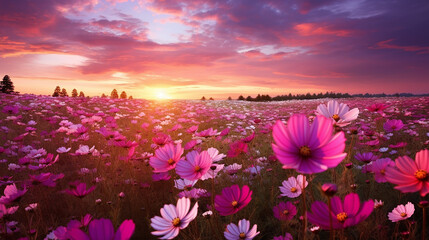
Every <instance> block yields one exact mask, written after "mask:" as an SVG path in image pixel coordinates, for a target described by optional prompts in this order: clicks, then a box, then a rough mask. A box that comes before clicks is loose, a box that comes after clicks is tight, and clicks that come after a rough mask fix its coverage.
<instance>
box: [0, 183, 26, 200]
mask: <svg viewBox="0 0 429 240" xmlns="http://www.w3.org/2000/svg"><path fill="white" fill-rule="evenodd" d="M26 192H27V188H24V189H23V190H18V188H17V187H16V185H15V183H14V184H12V185H7V186H6V188H5V189H4V196H1V197H0V204H9V203H12V202H14V201H18V200H19V199H20V198H21V197H22V196H23V195H24V194H25V193H26Z"/></svg>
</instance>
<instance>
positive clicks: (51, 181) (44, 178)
mask: <svg viewBox="0 0 429 240" xmlns="http://www.w3.org/2000/svg"><path fill="white" fill-rule="evenodd" d="M63 177H64V174H63V173H60V174H52V173H49V172H48V173H40V174H39V175H30V179H31V181H32V183H33V184H39V183H41V184H42V185H44V186H48V187H55V185H56V183H55V181H57V180H58V179H61V178H63Z"/></svg>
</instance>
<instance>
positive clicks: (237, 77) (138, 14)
mask: <svg viewBox="0 0 429 240" xmlns="http://www.w3.org/2000/svg"><path fill="white" fill-rule="evenodd" d="M6 74H8V75H9V76H10V77H11V78H12V81H13V82H14V85H15V90H16V91H19V92H21V93H36V94H52V92H53V91H54V89H55V86H57V85H59V86H60V87H61V88H66V89H67V91H68V93H69V94H70V93H71V90H72V89H73V88H76V89H77V90H78V91H83V92H85V94H86V95H90V96H95V95H98V96H99V95H101V94H102V93H105V94H107V95H110V92H111V91H112V89H113V88H116V89H117V90H118V91H119V92H121V91H126V92H127V93H128V94H131V95H133V96H134V97H139V98H151V99H153V98H159V97H169V98H201V97H202V96H203V95H204V96H205V97H214V98H215V99H225V98H227V97H228V96H231V97H232V98H237V97H238V96H239V95H240V94H243V95H245V96H247V95H252V96H256V94H258V93H261V94H270V95H271V96H275V95H279V94H288V93H289V92H291V93H307V92H311V93H318V92H326V91H334V92H343V93H345V92H348V93H366V92H369V93H382V92H385V93H396V92H411V93H429V3H428V1H427V0H412V1H405V0H402V1H401V0H397V1H395V0H341V1H335V0H311V1H309V0H304V1H292V0H288V1H286V0H277V1H276V0H258V1H256V0H255V1H253V0H162V1H161V0H159V1H157V0H152V1H151V0H134V1H124V0H1V1H0V75H1V77H3V75H6Z"/></svg>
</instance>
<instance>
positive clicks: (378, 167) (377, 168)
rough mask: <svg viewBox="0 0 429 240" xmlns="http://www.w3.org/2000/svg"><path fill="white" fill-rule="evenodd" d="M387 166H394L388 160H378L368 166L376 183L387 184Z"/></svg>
mask: <svg viewBox="0 0 429 240" xmlns="http://www.w3.org/2000/svg"><path fill="white" fill-rule="evenodd" d="M389 166H395V163H394V162H393V161H392V160H391V159H390V158H380V159H377V160H375V161H374V162H372V164H371V165H369V170H371V172H373V173H374V178H375V181H376V182H378V183H384V182H387V179H386V168H387V167H389Z"/></svg>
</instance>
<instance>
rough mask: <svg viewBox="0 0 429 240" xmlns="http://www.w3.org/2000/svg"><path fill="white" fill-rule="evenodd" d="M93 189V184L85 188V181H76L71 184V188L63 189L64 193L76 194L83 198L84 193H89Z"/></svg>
mask: <svg viewBox="0 0 429 240" xmlns="http://www.w3.org/2000/svg"><path fill="white" fill-rule="evenodd" d="M94 190H95V186H92V187H90V188H88V189H87V188H86V183H76V184H73V186H72V188H70V189H66V190H64V192H65V193H67V194H70V195H73V196H76V197H78V198H83V197H85V196H86V195H88V194H90V193H91V192H92V191H94Z"/></svg>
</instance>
